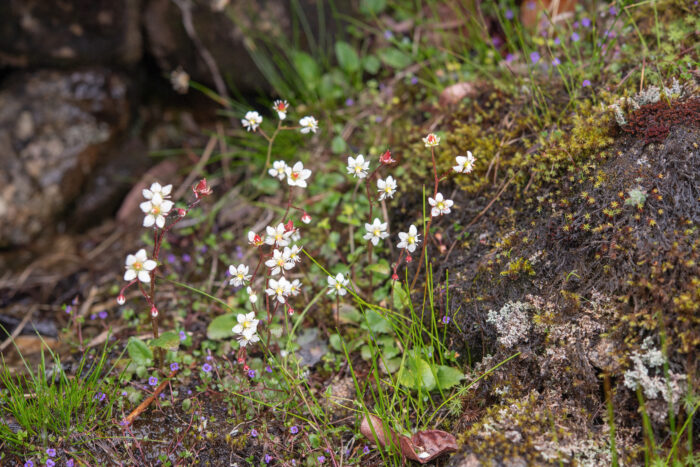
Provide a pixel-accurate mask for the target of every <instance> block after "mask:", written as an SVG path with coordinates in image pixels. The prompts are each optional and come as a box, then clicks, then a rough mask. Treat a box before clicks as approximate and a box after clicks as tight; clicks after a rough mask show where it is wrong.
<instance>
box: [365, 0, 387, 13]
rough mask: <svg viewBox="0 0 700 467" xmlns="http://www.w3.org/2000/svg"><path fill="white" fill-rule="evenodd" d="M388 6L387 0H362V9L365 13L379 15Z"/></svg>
mask: <svg viewBox="0 0 700 467" xmlns="http://www.w3.org/2000/svg"><path fill="white" fill-rule="evenodd" d="M384 8H386V0H362V1H361V2H360V11H361V12H362V13H363V14H365V15H378V14H379V13H381V12H382V11H384Z"/></svg>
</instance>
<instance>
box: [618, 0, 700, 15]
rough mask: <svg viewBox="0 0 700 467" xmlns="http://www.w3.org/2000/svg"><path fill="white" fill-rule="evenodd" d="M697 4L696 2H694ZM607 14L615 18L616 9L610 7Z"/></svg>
mask: <svg viewBox="0 0 700 467" xmlns="http://www.w3.org/2000/svg"><path fill="white" fill-rule="evenodd" d="M695 3H698V2H695ZM608 13H610V15H611V16H617V8H615V7H614V6H611V7H610V9H609V10H608Z"/></svg>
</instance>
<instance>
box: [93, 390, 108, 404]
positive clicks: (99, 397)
mask: <svg viewBox="0 0 700 467" xmlns="http://www.w3.org/2000/svg"><path fill="white" fill-rule="evenodd" d="M105 397H107V394H105V393H104V392H98V393H97V394H95V397H94V399H97V400H98V401H100V402H102V401H103V400H105Z"/></svg>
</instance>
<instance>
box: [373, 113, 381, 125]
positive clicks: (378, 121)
mask: <svg viewBox="0 0 700 467" xmlns="http://www.w3.org/2000/svg"><path fill="white" fill-rule="evenodd" d="M374 121H375V122H377V123H380V122H381V121H382V116H381V115H377V116H376V117H374Z"/></svg>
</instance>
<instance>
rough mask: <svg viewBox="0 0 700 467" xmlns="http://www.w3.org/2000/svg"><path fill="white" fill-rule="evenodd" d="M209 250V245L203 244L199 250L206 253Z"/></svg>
mask: <svg viewBox="0 0 700 467" xmlns="http://www.w3.org/2000/svg"><path fill="white" fill-rule="evenodd" d="M207 251H209V247H207V246H206V245H202V246H200V247H199V252H200V253H202V254H204V253H206V252H207Z"/></svg>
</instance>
